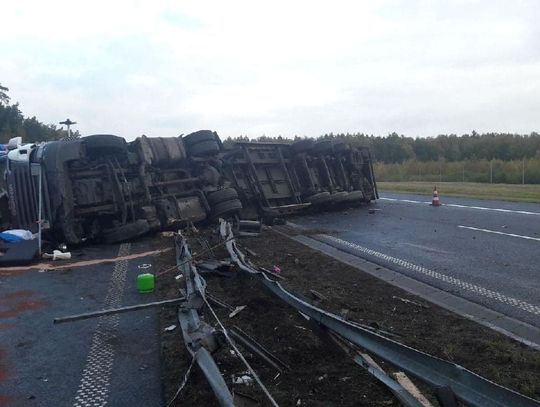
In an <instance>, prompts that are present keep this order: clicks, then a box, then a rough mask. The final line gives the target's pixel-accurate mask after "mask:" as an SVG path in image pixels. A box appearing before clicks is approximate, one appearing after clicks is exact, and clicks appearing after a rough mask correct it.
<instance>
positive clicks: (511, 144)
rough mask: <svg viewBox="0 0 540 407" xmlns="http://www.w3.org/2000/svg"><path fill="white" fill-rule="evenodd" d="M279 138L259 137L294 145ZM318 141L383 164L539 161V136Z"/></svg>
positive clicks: (342, 136)
mask: <svg viewBox="0 0 540 407" xmlns="http://www.w3.org/2000/svg"><path fill="white" fill-rule="evenodd" d="M300 139H301V137H298V136H296V137H295V138H294V139H292V140H291V139H287V138H284V137H282V136H278V137H268V136H262V137H258V138H257V139H256V141H262V142H285V143H289V142H294V141H295V140H300ZM319 139H336V140H344V141H347V142H349V143H350V144H352V145H356V146H367V147H369V148H370V149H371V152H372V155H373V157H374V159H375V161H378V162H383V163H403V162H406V161H410V160H414V161H421V162H428V161H441V160H444V161H449V162H454V161H465V160H501V161H511V160H522V159H528V158H540V134H538V133H536V132H532V133H530V134H511V133H484V134H479V133H477V132H476V131H472V132H471V134H463V135H461V136H457V135H455V134H449V135H448V134H441V135H438V136H436V137H426V138H413V137H405V136H403V135H398V134H397V133H391V134H389V135H388V136H385V137H382V136H373V135H367V134H364V133H354V134H351V133H346V134H343V133H342V134H333V133H330V134H325V135H323V136H320V137H319ZM227 141H229V142H232V141H250V139H249V138H248V137H246V136H240V137H236V138H229V139H228V140H227Z"/></svg>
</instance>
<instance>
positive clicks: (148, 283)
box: [137, 273, 155, 294]
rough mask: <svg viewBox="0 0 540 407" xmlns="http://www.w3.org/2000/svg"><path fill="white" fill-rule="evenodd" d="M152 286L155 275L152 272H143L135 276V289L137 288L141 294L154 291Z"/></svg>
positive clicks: (153, 285)
mask: <svg viewBox="0 0 540 407" xmlns="http://www.w3.org/2000/svg"><path fill="white" fill-rule="evenodd" d="M154 287H155V277H154V275H153V274H150V273H144V274H139V275H138V276H137V290H139V292H140V293H141V294H143V293H151V292H152V291H154Z"/></svg>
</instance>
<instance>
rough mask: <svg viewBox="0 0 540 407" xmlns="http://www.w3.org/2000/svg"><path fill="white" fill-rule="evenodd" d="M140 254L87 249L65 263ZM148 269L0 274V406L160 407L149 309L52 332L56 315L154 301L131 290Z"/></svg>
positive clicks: (118, 265) (132, 248)
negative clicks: (137, 278)
mask: <svg viewBox="0 0 540 407" xmlns="http://www.w3.org/2000/svg"><path fill="white" fill-rule="evenodd" d="M147 247H148V242H145V241H144V240H142V241H137V242H133V243H131V244H123V245H121V246H120V245H107V246H106V245H96V246H87V247H83V248H78V249H75V250H73V251H72V256H73V259H74V260H75V261H80V260H98V259H103V258H114V257H116V256H117V255H127V254H132V253H141V252H145V251H147V250H148V249H147ZM151 262H152V258H151V257H142V258H138V259H133V260H129V261H117V262H115V263H114V264H111V263H102V264H95V265H91V266H85V267H73V268H70V269H63V270H55V271H46V272H39V271H38V270H25V271H21V272H15V273H13V274H9V273H8V272H3V270H2V269H0V406H75V407H79V406H81V407H82V406H90V405H105V404H108V405H112V406H159V405H162V402H163V400H162V394H161V373H160V356H159V355H160V346H159V338H160V335H159V320H158V310H157V309H156V308H153V309H147V310H141V311H137V312H132V313H125V314H118V315H116V316H114V315H113V316H108V317H101V318H94V319H88V320H83V321H75V322H70V323H64V324H59V325H53V319H54V318H56V317H60V316H66V315H73V314H78V313H84V312H89V311H95V310H101V309H104V308H111V307H112V308H114V307H118V306H123V305H131V304H136V303H141V302H147V301H152V300H155V298H154V295H153V294H145V295H142V294H139V293H138V292H137V289H136V276H137V274H139V273H140V269H139V267H138V266H139V265H141V264H149V263H151ZM58 264H59V265H61V264H62V263H58Z"/></svg>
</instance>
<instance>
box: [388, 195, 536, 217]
mask: <svg viewBox="0 0 540 407" xmlns="http://www.w3.org/2000/svg"><path fill="white" fill-rule="evenodd" d="M379 199H381V200H383V201H394V202H407V203H415V204H423V205H431V202H429V201H415V200H412V199H397V198H379ZM441 206H450V207H453V208H467V209H478V210H481V211H495V212H506V213H519V214H521V215H536V216H540V212H529V211H517V210H513V209H502V208H486V207H484V206H469V205H458V204H445V203H443V204H441Z"/></svg>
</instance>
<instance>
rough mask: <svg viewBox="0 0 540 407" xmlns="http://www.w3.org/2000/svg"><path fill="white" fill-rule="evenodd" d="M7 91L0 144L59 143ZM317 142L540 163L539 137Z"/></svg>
mask: <svg viewBox="0 0 540 407" xmlns="http://www.w3.org/2000/svg"><path fill="white" fill-rule="evenodd" d="M8 91H9V89H8V88H6V87H4V86H2V84H1V83H0V143H7V142H8V141H9V139H10V138H12V137H17V136H21V137H22V138H23V140H24V141H25V142H36V141H46V140H58V139H60V138H62V137H65V136H66V131H65V130H62V129H59V128H57V127H56V126H55V125H52V124H44V123H42V122H40V121H39V120H38V119H36V117H25V116H24V115H23V113H22V112H21V110H20V109H19V104H18V103H10V97H9V95H8ZM319 138H320V139H328V138H332V139H341V140H345V141H348V142H350V143H351V144H353V145H362V146H367V147H370V149H371V151H372V154H373V157H374V159H375V161H378V162H381V163H386V164H401V163H405V162H409V161H420V162H432V161H445V162H458V161H476V160H500V161H514V160H523V159H540V134H538V133H536V132H533V133H531V134H509V133H485V134H478V133H477V132H475V131H472V132H471V134H463V135H461V136H457V135H455V134H450V135H446V134H445V135H439V136H437V137H428V138H413V137H405V136H403V135H398V134H397V133H391V134H389V135H388V136H386V137H381V136H373V135H367V134H364V133H354V134H350V133H347V134H333V133H330V134H325V135H323V136H320V137H319ZM301 139H302V138H301V137H298V136H296V137H295V138H294V139H289V138H285V137H282V136H277V137H268V136H261V137H258V138H256V139H254V140H253V139H252V140H250V139H249V138H248V137H246V136H239V137H235V138H228V139H227V140H226V141H225V143H231V142H233V141H263V142H283V143H292V142H294V141H295V140H301Z"/></svg>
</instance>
